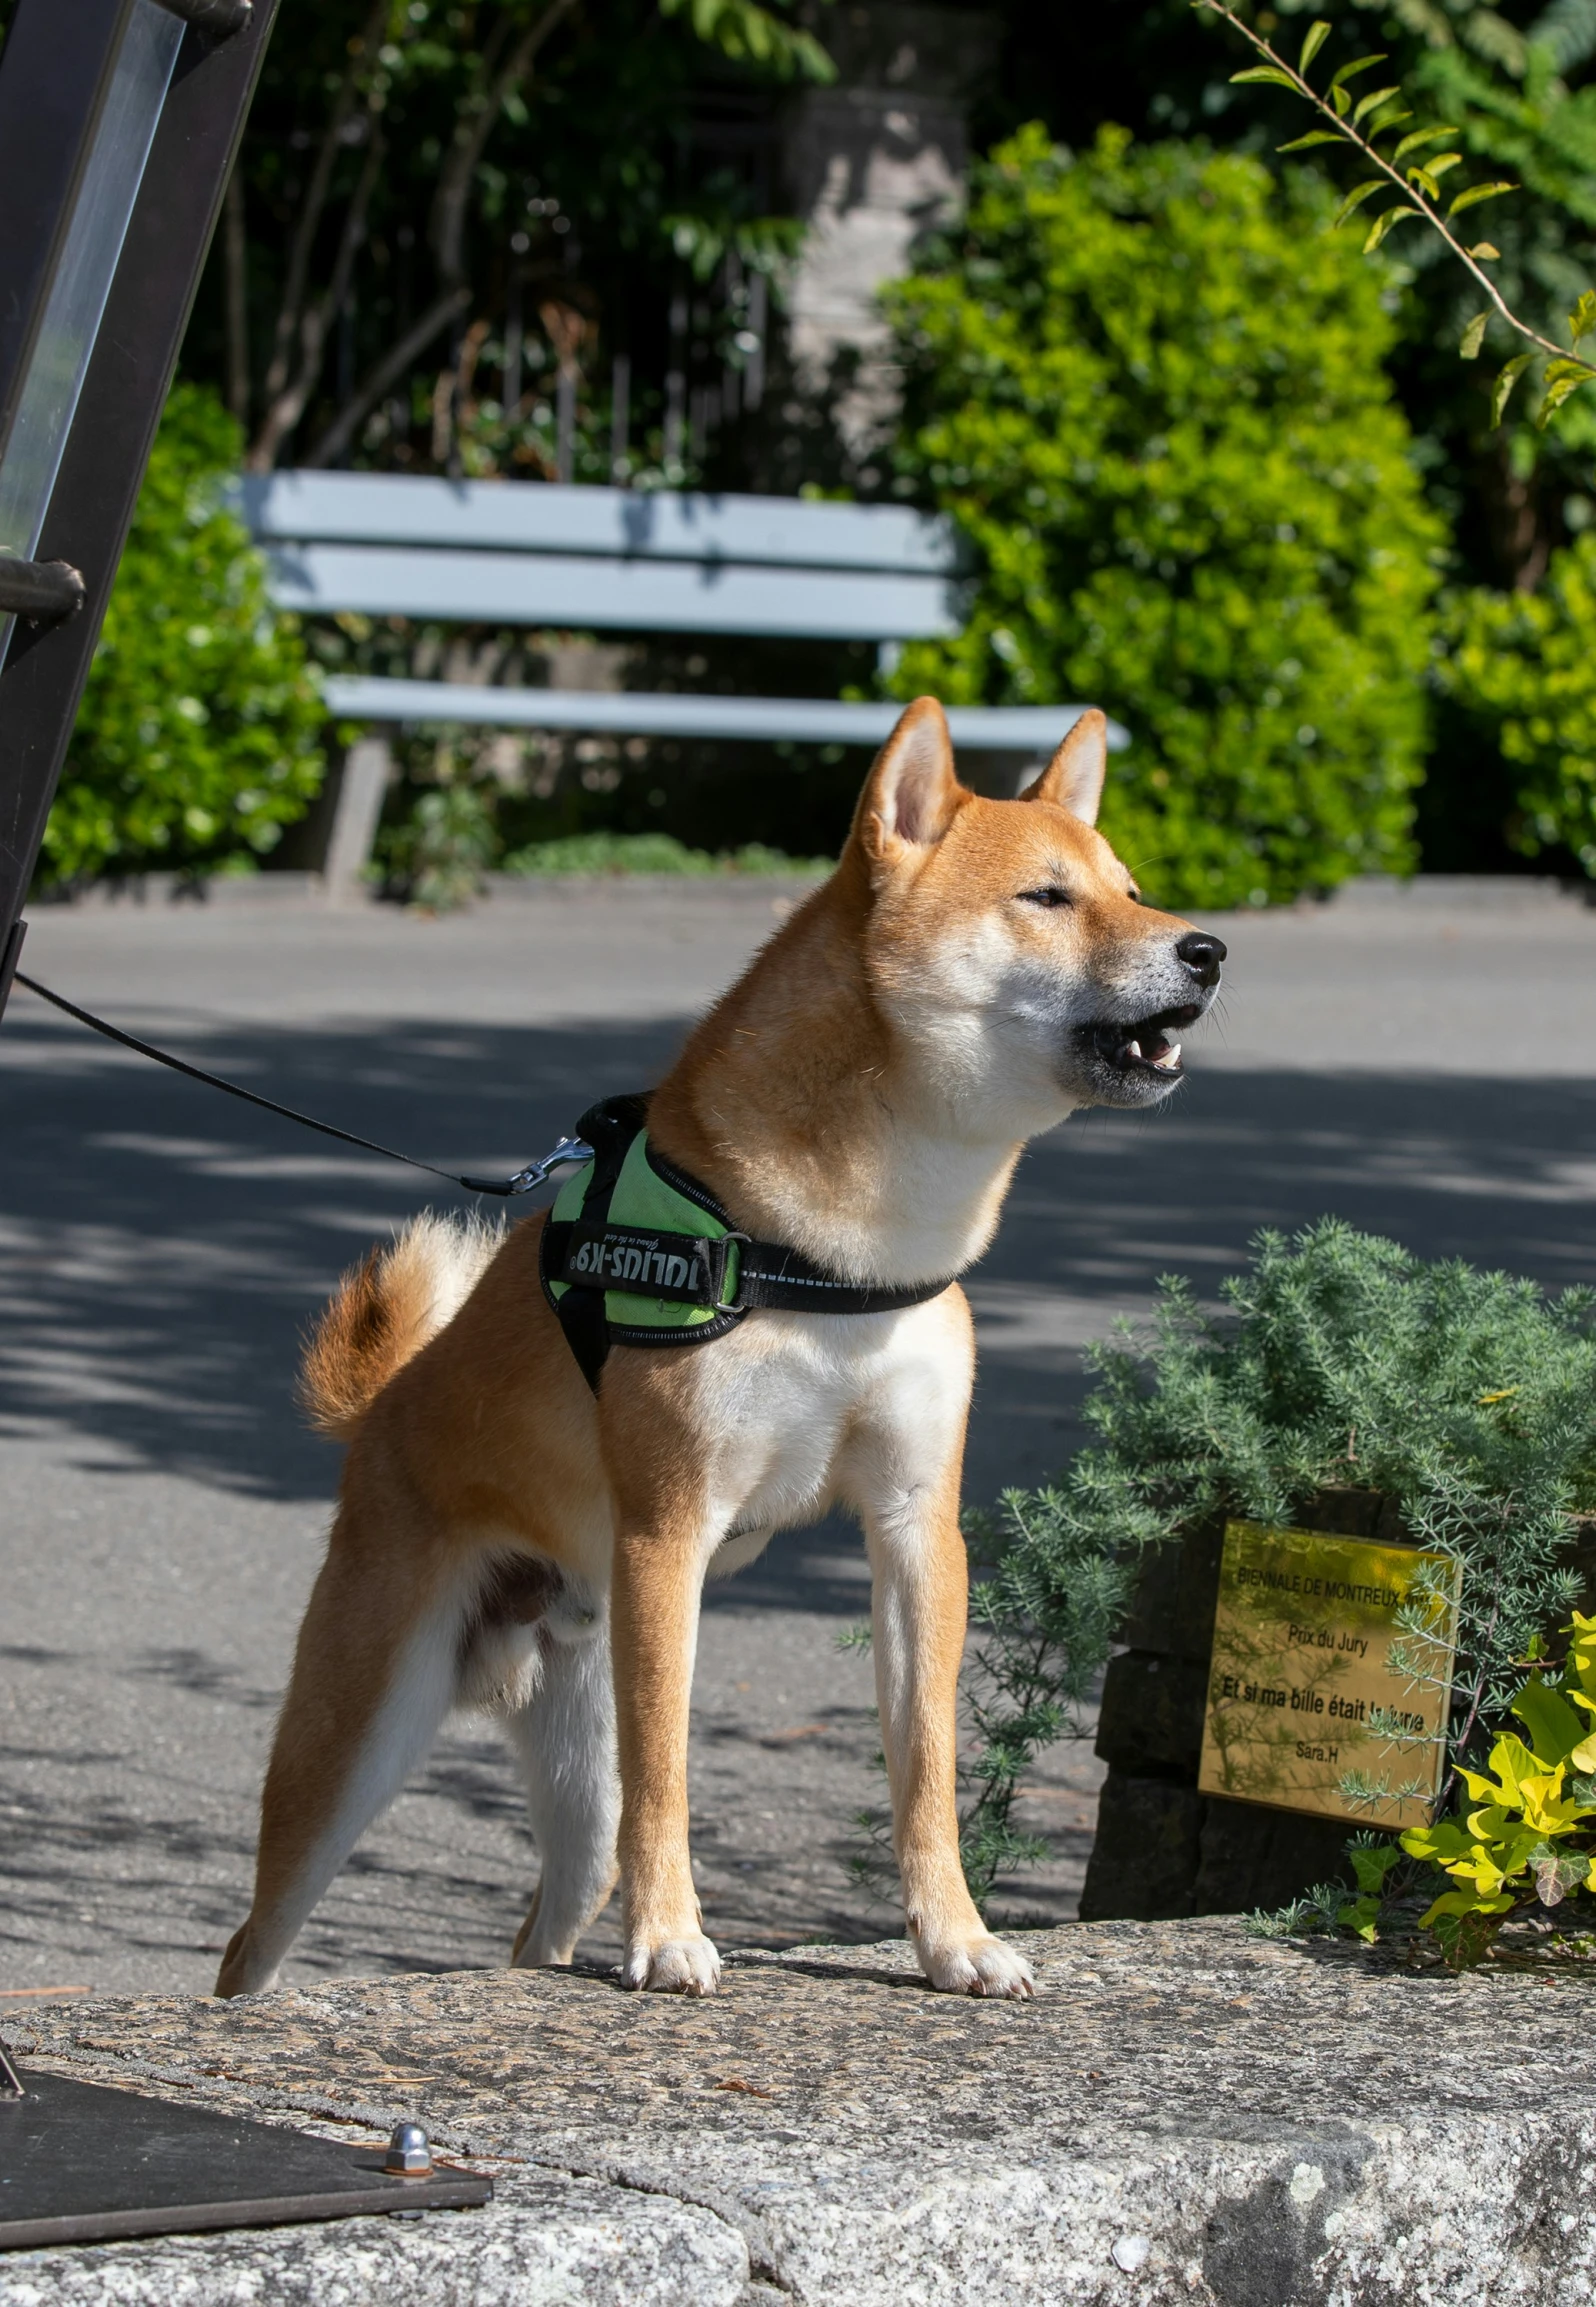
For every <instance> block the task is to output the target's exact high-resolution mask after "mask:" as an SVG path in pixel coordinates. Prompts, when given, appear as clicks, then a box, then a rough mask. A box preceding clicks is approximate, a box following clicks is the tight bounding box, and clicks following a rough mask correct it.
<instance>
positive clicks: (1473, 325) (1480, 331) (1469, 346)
mask: <svg viewBox="0 0 1596 2307" xmlns="http://www.w3.org/2000/svg"><path fill="white" fill-rule="evenodd" d="M1490 317H1491V316H1490V314H1489V313H1488V312H1477V313H1476V314H1475V315H1474V318H1473V319H1472V320H1471V321H1470V322H1469V325H1468V327H1467V328H1466V329H1465V330H1464V331H1463V334H1462V336H1461V337H1460V338H1459V339H1458V348H1457V349H1458V351H1459V352H1460V353H1461V355H1462V356H1463V358H1464V360H1477V359H1478V358H1479V350H1480V346H1481V345H1482V344H1483V343H1484V341H1485V324H1486V322H1487V321H1488V320H1489V319H1490Z"/></svg>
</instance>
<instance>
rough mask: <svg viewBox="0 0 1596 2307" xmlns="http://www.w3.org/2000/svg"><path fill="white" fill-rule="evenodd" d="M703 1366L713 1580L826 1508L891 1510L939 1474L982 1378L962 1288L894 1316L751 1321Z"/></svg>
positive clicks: (708, 1353)
mask: <svg viewBox="0 0 1596 2307" xmlns="http://www.w3.org/2000/svg"><path fill="white" fill-rule="evenodd" d="M694 1359H695V1362H696V1363H697V1364H698V1367H697V1368H695V1369H694V1372H693V1376H694V1378H695V1380H697V1382H698V1388H699V1399H698V1404H697V1408H698V1416H699V1430H700V1432H701V1434H702V1435H703V1437H704V1444H705V1447H704V1465H705V1473H706V1477H707V1491H708V1495H707V1498H706V1517H705V1537H706V1547H707V1548H708V1549H710V1550H713V1561H712V1564H711V1575H712V1576H714V1577H717V1578H718V1577H724V1576H728V1575H729V1574H730V1573H731V1572H732V1571H734V1570H739V1569H741V1568H742V1567H743V1566H744V1564H745V1563H747V1562H751V1561H752V1560H753V1559H754V1557H755V1556H756V1555H757V1554H758V1553H759V1552H760V1550H761V1549H762V1548H763V1547H764V1546H765V1545H766V1544H767V1543H768V1542H769V1540H770V1538H771V1536H772V1534H773V1533H774V1532H775V1531H777V1530H780V1529H783V1528H788V1527H790V1526H791V1525H792V1524H794V1523H796V1522H802V1521H806V1520H808V1519H810V1518H811V1517H812V1516H814V1515H816V1514H818V1513H821V1512H823V1511H824V1509H825V1508H826V1507H827V1506H830V1505H833V1504H838V1505H843V1506H846V1507H848V1508H850V1509H851V1510H853V1511H854V1512H856V1513H859V1514H861V1515H863V1516H866V1517H870V1516H872V1515H875V1514H879V1513H883V1512H890V1511H892V1509H893V1506H894V1504H895V1502H896V1501H897V1500H898V1499H899V1498H900V1497H901V1496H902V1495H904V1494H905V1493H906V1492H908V1491H912V1490H913V1489H916V1488H918V1487H921V1486H922V1485H923V1484H924V1483H925V1482H927V1481H928V1480H930V1479H933V1478H935V1477H936V1476H938V1475H940V1473H941V1472H942V1470H943V1469H945V1467H946V1466H947V1463H948V1460H949V1457H950V1454H952V1453H953V1452H955V1451H957V1449H958V1448H959V1446H960V1442H961V1439H962V1436H963V1430H964V1419H965V1414H966V1412H967V1410H968V1407H969V1399H970V1385H971V1380H972V1377H973V1375H974V1352H973V1347H972V1343H971V1335H970V1317H969V1311H968V1308H967V1306H966V1305H965V1302H964V1293H963V1292H962V1291H961V1290H959V1289H958V1288H957V1287H955V1288H952V1289H949V1290H947V1291H944V1293H943V1294H942V1296H941V1297H939V1298H934V1299H932V1300H930V1301H929V1302H928V1303H927V1304H925V1305H921V1306H910V1307H907V1308H905V1309H904V1310H903V1311H902V1312H900V1313H895V1314H777V1313H768V1312H762V1313H758V1314H754V1315H751V1316H750V1317H749V1319H748V1320H747V1321H746V1322H743V1323H742V1324H741V1325H740V1326H739V1327H738V1328H737V1329H736V1330H735V1331H733V1332H732V1334H731V1336H730V1337H728V1338H725V1339H721V1340H718V1341H717V1342H716V1343H715V1344H714V1345H712V1346H707V1347H705V1348H704V1349H703V1351H702V1353H701V1354H698V1355H695V1357H694Z"/></svg>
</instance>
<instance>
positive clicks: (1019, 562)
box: [890, 127, 1443, 906]
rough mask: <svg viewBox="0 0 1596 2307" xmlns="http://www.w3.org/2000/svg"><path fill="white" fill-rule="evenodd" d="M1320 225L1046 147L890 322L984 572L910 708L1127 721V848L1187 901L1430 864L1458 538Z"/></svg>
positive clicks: (914, 662)
mask: <svg viewBox="0 0 1596 2307" xmlns="http://www.w3.org/2000/svg"><path fill="white" fill-rule="evenodd" d="M1325 215H1326V200H1325V195H1324V192H1323V189H1322V187H1321V186H1319V185H1318V184H1317V183H1315V182H1314V181H1312V180H1310V179H1307V178H1294V179H1292V180H1291V181H1290V182H1289V183H1288V184H1287V185H1286V186H1285V187H1284V188H1283V189H1280V190H1276V189H1275V188H1274V187H1273V186H1272V185H1271V182H1270V179H1269V177H1268V175H1267V173H1266V172H1265V170H1264V169H1263V168H1262V167H1261V166H1260V165H1259V164H1258V163H1256V162H1254V161H1251V160H1247V159H1243V158H1240V157H1237V156H1234V155H1220V156H1215V155H1213V154H1211V153H1209V152H1208V151H1206V150H1205V149H1204V148H1202V147H1199V146H1187V145H1180V144H1162V145H1156V146H1150V147H1142V148H1137V147H1134V146H1132V145H1131V144H1130V143H1129V141H1128V139H1127V137H1126V136H1125V134H1124V133H1123V132H1122V131H1119V130H1104V131H1103V132H1102V134H1101V135H1100V136H1099V138H1098V140H1097V143H1096V145H1095V147H1094V148H1093V150H1092V151H1091V152H1090V153H1089V154H1088V155H1086V156H1085V157H1084V158H1081V159H1079V160H1075V159H1072V158H1071V157H1070V156H1069V155H1068V154H1067V153H1064V152H1061V151H1058V150H1055V149H1054V148H1053V147H1052V146H1050V144H1049V143H1048V140H1047V138H1046V136H1045V134H1044V132H1043V131H1042V129H1040V128H1039V127H1032V128H1028V129H1026V130H1024V131H1022V133H1021V134H1020V135H1019V136H1017V137H1015V138H1014V139H1013V140H1012V141H1011V142H1009V143H1008V144H1006V145H1004V146H1002V147H1001V148H1000V149H999V150H998V151H997V152H996V153H995V154H994V155H993V156H992V158H991V160H990V161H989V162H988V163H986V164H985V165H983V166H981V167H978V168H977V170H976V172H975V177H974V182H973V185H972V199H971V205H970V210H969V215H968V220H967V223H966V224H965V226H964V227H963V228H962V230H961V231H960V232H959V233H958V234H957V235H956V236H954V237H951V238H949V239H948V240H947V241H945V242H944V243H943V244H942V245H941V246H940V248H939V249H938V250H937V251H936V252H935V253H934V254H933V255H932V256H931V257H930V258H929V259H928V260H927V261H926V262H925V263H924V264H923V266H922V269H921V270H920V272H919V273H918V274H917V275H916V276H915V277H914V278H912V279H910V280H909V281H908V282H907V283H905V284H904V285H903V286H902V287H900V288H899V289H898V290H897V291H896V292H894V294H893V296H892V298H891V299H890V302H891V307H892V310H893V313H894V316H895V319H896V323H897V329H898V336H899V343H900V346H901V350H902V355H903V359H904V363H905V367H906V371H907V375H908V404H907V406H908V421H907V423H906V426H905V430H904V436H903V444H902V447H901V450H900V454H899V465H900V488H901V490H902V491H903V493H906V494H911V495H913V496H915V497H917V498H919V499H920V500H921V501H923V502H928V503H932V504H936V505H940V506H943V507H946V508H947V509H948V510H949V511H951V512H952V513H953V514H955V515H956V516H957V518H958V520H959V521H960V523H961V524H962V526H963V528H964V530H965V531H966V533H967V534H968V536H969V537H970V538H971V540H972V542H973V543H974V545H975V547H976V548H977V551H978V553H979V557H980V569H979V574H978V575H977V577H976V580H975V583H974V587H973V598H972V603H971V614H970V619H969V623H968V625H967V628H966V630H965V631H964V633H963V634H962V635H961V636H960V637H959V638H958V639H956V640H951V641H942V642H928V643H918V644H914V645H912V646H911V647H909V648H908V649H907V650H906V651H905V652H904V657H903V660H902V664H901V666H900V668H899V670H898V672H897V674H896V675H895V677H894V681H893V687H894V690H895V691H896V693H897V694H899V695H912V694H913V693H915V692H916V691H917V690H920V689H925V688H935V689H937V690H939V691H940V692H941V693H942V694H943V695H944V696H946V697H947V698H948V699H949V700H950V701H956V702H969V703H977V702H979V703H1031V702H1036V701H1043V700H1046V701H1052V700H1056V699H1071V698H1085V699H1089V700H1091V701H1092V702H1095V703H1098V704H1101V705H1103V706H1104V707H1106V708H1107V709H1108V710H1109V711H1110V712H1112V713H1113V714H1115V715H1116V716H1117V717H1118V718H1120V719H1122V720H1123V721H1124V722H1125V723H1126V725H1127V726H1128V727H1129V728H1130V730H1131V732H1132V736H1133V750H1132V752H1131V753H1130V754H1129V755H1128V756H1126V757H1124V758H1123V759H1122V760H1121V761H1120V762H1119V763H1118V764H1117V765H1116V773H1115V776H1114V778H1113V779H1112V780H1111V781H1110V790H1109V796H1108V801H1107V807H1106V811H1105V820H1104V824H1105V830H1106V832H1107V833H1108V835H1109V837H1110V839H1111V840H1113V841H1114V842H1115V844H1116V846H1117V847H1118V848H1119V849H1120V851H1121V853H1122V854H1123V855H1124V856H1126V858H1127V859H1128V860H1129V861H1131V862H1132V863H1133V864H1134V865H1135V866H1136V867H1137V869H1138V870H1139V871H1141V872H1143V873H1144V874H1145V875H1146V877H1147V878H1148V880H1149V882H1150V885H1151V886H1152V887H1153V888H1154V889H1155V891H1156V892H1157V893H1158V894H1159V895H1160V896H1162V897H1165V898H1167V899H1169V900H1170V901H1172V902H1176V903H1181V904H1185V905H1190V906H1198V905H1228V904H1236V903H1247V902H1253V903H1263V902H1265V901H1268V900H1272V899H1283V898H1288V897H1291V896H1293V895H1295V894H1296V893H1297V892H1298V891H1299V890H1302V889H1305V888H1314V887H1329V886H1333V885H1334V884H1335V883H1336V882H1338V881H1341V880H1343V879H1344V878H1346V877H1347V876H1348V875H1349V874H1353V873H1359V872H1368V871H1371V870H1391V869H1401V868H1403V867H1405V866H1406V865H1407V864H1408V863H1409V862H1410V861H1411V854H1412V853H1411V848H1410V845H1409V841H1408V825H1409V819H1410V802H1409V790H1410V788H1411V786H1412V784H1413V782H1414V780H1415V778H1416V777H1417V775H1418V771H1419V764H1420V759H1421V754H1422V746H1423V740H1424V726H1425V722H1424V704H1423V698H1422V694H1421V682H1420V678H1419V676H1420V674H1421V672H1422V668H1423V666H1424V663H1425V661H1426V656H1427V649H1428V635H1429V602H1430V596H1431V593H1432V590H1433V585H1434V576H1433V572H1432V566H1431V564H1432V560H1433V559H1434V557H1435V555H1436V553H1437V551H1438V548H1439V546H1440V544H1441V540H1442V534H1443V532H1442V529H1441V526H1440V524H1439V522H1438V521H1437V520H1436V519H1435V518H1434V517H1433V516H1432V515H1431V514H1430V513H1428V512H1427V511H1426V509H1425V507H1424V505H1423V503H1422V501H1421V498H1420V494H1419V488H1418V483H1417V480H1416V477H1415V475H1414V473H1413V471H1412V470H1411V468H1410V465H1409V462H1408V459H1407V455H1406V447H1407V434H1406V429H1405V427H1404V425H1403V422H1402V419H1401V417H1400V415H1399V414H1398V412H1397V411H1396V409H1395V408H1394V407H1393V405H1392V402H1391V396H1390V390H1389V387H1388V384H1387V382H1386V379H1385V377H1384V375H1383V373H1382V370H1381V367H1380V360H1381V356H1382V354H1383V353H1384V351H1385V350H1386V348H1387V346H1388V345H1389V342H1390V338H1391V324H1390V321H1389V319H1388V317H1387V316H1386V314H1385V312H1384V310H1383V308H1382V303H1381V297H1380V286H1379V281H1378V278H1377V276H1376V275H1374V274H1373V273H1372V272H1371V271H1370V269H1369V268H1368V267H1366V266H1363V265H1361V264H1360V263H1359V261H1358V258H1357V256H1356V253H1355V251H1353V250H1352V249H1351V248H1349V247H1347V246H1346V245H1345V244H1343V243H1341V242H1338V241H1336V240H1334V239H1332V238H1331V237H1329V236H1328V235H1327V234H1325V233H1324V232H1322V231H1321V230H1320V229H1319V227H1320V226H1321V225H1322V223H1323V222H1324V220H1325Z"/></svg>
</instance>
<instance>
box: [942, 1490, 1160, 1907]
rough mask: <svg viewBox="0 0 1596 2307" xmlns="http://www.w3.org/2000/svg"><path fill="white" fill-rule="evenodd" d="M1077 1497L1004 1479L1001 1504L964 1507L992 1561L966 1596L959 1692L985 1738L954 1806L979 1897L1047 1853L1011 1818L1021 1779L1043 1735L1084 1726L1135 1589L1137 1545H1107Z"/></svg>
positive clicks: (979, 1550)
mask: <svg viewBox="0 0 1596 2307" xmlns="http://www.w3.org/2000/svg"><path fill="white" fill-rule="evenodd" d="M1073 1503H1074V1501H1072V1500H1071V1499H1070V1498H1069V1497H1068V1496H1066V1494H1065V1493H1064V1492H1062V1491H1059V1490H1052V1489H1049V1490H1043V1491H1040V1492H1038V1493H1036V1494H1034V1495H1032V1496H1027V1495H1026V1494H1025V1493H1024V1492H1023V1491H1019V1490H1006V1491H1005V1492H1004V1493H1003V1495H1002V1497H1001V1498H1000V1499H999V1501H998V1504H997V1508H996V1510H995V1512H982V1511H981V1510H980V1509H976V1510H975V1511H973V1512H971V1513H969V1514H968V1515H966V1517H965V1530H966V1533H967V1536H968V1538H969V1541H970V1552H971V1557H972V1562H973V1564H974V1566H975V1567H976V1568H977V1570H978V1571H984V1572H985V1575H984V1576H981V1577H978V1579H977V1582H976V1584H975V1586H974V1588H973V1590H972V1592H971V1596H970V1615H971V1619H972V1621H973V1623H974V1625H975V1627H976V1629H977V1634H978V1639H977V1644H976V1650H975V1656H974V1660H973V1665H972V1668H971V1670H970V1671H968V1672H967V1673H966V1676H965V1682H964V1690H963V1696H964V1702H965V1709H966V1713H967V1715H968V1717H969V1722H970V1727H971V1729H972V1730H973V1731H974V1733H975V1736H976V1738H977V1740H978V1741H979V1746H978V1748H977V1751H976V1754H975V1757H974V1760H973V1761H972V1762H970V1763H969V1764H968V1765H967V1767H966V1770H965V1781H966V1785H967V1787H968V1788H969V1789H970V1790H971V1792H972V1796H973V1799H971V1800H970V1801H969V1802H967V1804H966V1805H965V1807H964V1808H963V1809H962V1811H961V1813H960V1818H959V1845H960V1849H961V1852H962V1854H963V1858H964V1871H965V1876H966V1879H967V1880H968V1882H969V1885H970V1889H971V1892H972V1894H973V1896H974V1897H975V1899H976V1900H977V1902H978V1903H979V1902H981V1901H983V1900H985V1899H986V1898H987V1897H988V1895H989V1894H990V1892H991V1890H992V1886H993V1884H994V1883H995V1881H996V1879H997V1877H998V1876H999V1875H1000V1874H1006V1873H1008V1872H1010V1871H1011V1870H1012V1869H1013V1868H1015V1867H1016V1866H1023V1865H1026V1864H1028V1863H1030V1862H1031V1861H1033V1860H1034V1859H1036V1858H1038V1857H1040V1856H1042V1855H1043V1854H1044V1853H1045V1850H1046V1845H1045V1844H1043V1843H1041V1842H1039V1841H1038V1840H1037V1839H1036V1838H1035V1837H1033V1836H1029V1835H1023V1834H1020V1833H1018V1832H1017V1831H1016V1829H1015V1826H1014V1823H1013V1810H1014V1800H1015V1796H1016V1794H1017V1793H1018V1791H1019V1786H1020V1781H1021V1779H1022V1777H1023V1776H1024V1773H1025V1770H1026V1768H1027V1766H1028V1765H1029V1764H1030V1762H1031V1761H1032V1760H1033V1758H1034V1757H1035V1755H1036V1754H1037V1752H1038V1751H1039V1750H1040V1749H1041V1748H1042V1747H1044V1746H1051V1745H1052V1743H1053V1741H1054V1740H1055V1739H1058V1738H1079V1737H1081V1736H1083V1735H1084V1733H1085V1729H1086V1721H1085V1711H1084V1710H1085V1708H1086V1705H1087V1702H1088V1700H1089V1699H1090V1697H1091V1695H1092V1691H1093V1688H1094V1686H1095V1684H1096V1682H1097V1678H1098V1676H1099V1675H1100V1674H1101V1672H1102V1670H1103V1668H1104V1667H1105V1666H1106V1665H1107V1663H1108V1658H1109V1653H1110V1651H1111V1649H1112V1647H1113V1643H1114V1637H1115V1634H1116V1632H1117V1630H1118V1628H1119V1625H1120V1622H1121V1621H1122V1619H1123V1618H1124V1615H1125V1607H1126V1604H1127V1603H1128V1601H1129V1599H1130V1586H1131V1578H1132V1575H1133V1562H1132V1557H1131V1555H1130V1554H1129V1553H1128V1552H1127V1551H1126V1550H1123V1549H1116V1548H1105V1546H1104V1545H1103V1543H1102V1535H1101V1532H1100V1531H1099V1529H1098V1528H1097V1527H1096V1526H1095V1525H1094V1523H1093V1522H1092V1521H1091V1519H1090V1518H1089V1517H1083V1516H1082V1515H1081V1514H1080V1513H1079V1512H1076V1511H1072V1505H1073Z"/></svg>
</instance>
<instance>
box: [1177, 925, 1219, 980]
mask: <svg viewBox="0 0 1596 2307" xmlns="http://www.w3.org/2000/svg"><path fill="white" fill-rule="evenodd" d="M1175 951H1176V952H1177V953H1178V954H1179V956H1180V958H1181V960H1182V961H1183V962H1184V963H1185V964H1186V967H1187V968H1188V969H1189V970H1190V971H1191V973H1192V975H1193V977H1195V978H1196V980H1197V982H1198V984H1199V985H1217V984H1218V983H1219V964H1220V963H1221V962H1222V961H1223V960H1224V958H1225V945H1224V940H1223V938H1219V937H1210V936H1209V934H1208V932H1207V930H1206V929H1188V930H1187V932H1186V934H1185V936H1184V937H1183V938H1182V939H1181V940H1180V942H1179V943H1178V944H1177V946H1176V947H1175Z"/></svg>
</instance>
